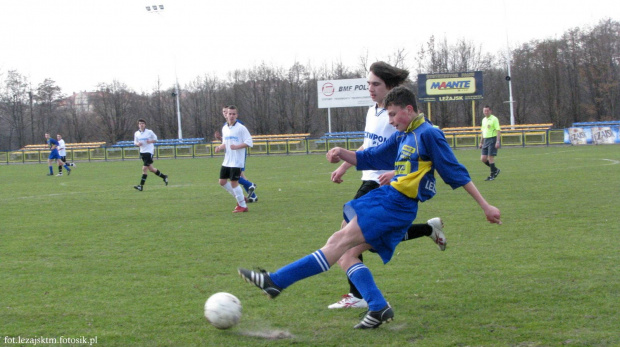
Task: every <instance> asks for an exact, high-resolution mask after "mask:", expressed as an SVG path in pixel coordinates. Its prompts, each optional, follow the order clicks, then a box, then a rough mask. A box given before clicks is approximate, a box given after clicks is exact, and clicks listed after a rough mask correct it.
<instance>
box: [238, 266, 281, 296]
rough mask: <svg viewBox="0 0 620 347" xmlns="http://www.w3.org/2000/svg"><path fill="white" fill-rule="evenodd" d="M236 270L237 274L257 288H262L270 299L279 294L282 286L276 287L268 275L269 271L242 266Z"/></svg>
mask: <svg viewBox="0 0 620 347" xmlns="http://www.w3.org/2000/svg"><path fill="white" fill-rule="evenodd" d="M237 272H238V273H239V276H241V278H243V279H244V280H245V281H246V282H248V283H252V284H253V285H255V286H257V287H258V288H260V289H262V290H263V292H264V293H265V294H266V295H267V296H269V298H270V299H275V297H276V296H278V295H280V293H281V292H282V288H280V287H278V286H277V285H275V283H273V281H272V280H271V277H270V276H269V272H267V271H265V270H263V269H259V272H256V271H252V270H247V269H243V268H238V269H237Z"/></svg>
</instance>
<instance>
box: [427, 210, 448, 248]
mask: <svg viewBox="0 0 620 347" xmlns="http://www.w3.org/2000/svg"><path fill="white" fill-rule="evenodd" d="M426 223H427V224H428V225H430V226H431V228H433V232H432V233H431V236H429V237H430V238H431V239H433V241H435V243H436V244H437V247H439V250H440V251H445V250H446V246H447V245H448V240H446V235H444V234H443V221H442V220H441V218H439V217H435V218H431V219H429V220H428V221H427V222H426Z"/></svg>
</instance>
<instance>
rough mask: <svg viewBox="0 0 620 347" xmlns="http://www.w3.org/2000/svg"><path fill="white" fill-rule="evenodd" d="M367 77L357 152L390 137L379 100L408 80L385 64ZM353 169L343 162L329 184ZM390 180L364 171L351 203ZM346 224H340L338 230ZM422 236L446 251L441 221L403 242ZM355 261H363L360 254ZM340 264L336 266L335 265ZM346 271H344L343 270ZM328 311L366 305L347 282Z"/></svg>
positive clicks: (415, 228)
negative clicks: (345, 290)
mask: <svg viewBox="0 0 620 347" xmlns="http://www.w3.org/2000/svg"><path fill="white" fill-rule="evenodd" d="M369 70H370V72H369V73H368V91H369V92H370V97H371V98H372V100H373V101H374V102H375V105H374V106H371V107H370V108H369V109H368V113H367V114H366V127H365V128H364V143H363V144H362V146H361V147H360V148H359V149H358V151H361V150H363V149H365V148H371V147H376V146H378V145H380V144H382V143H383V142H385V140H387V139H388V138H389V137H390V136H392V134H394V133H395V132H396V128H394V126H392V125H391V124H390V120H389V117H388V114H387V110H386V109H385V106H384V105H383V100H384V99H385V96H386V95H387V93H388V92H389V91H390V90H391V89H392V88H394V87H397V86H399V85H402V84H403V83H405V81H406V80H407V78H408V77H409V71H407V70H403V69H399V68H397V67H394V66H391V65H389V64H387V63H385V62H382V61H379V62H376V63H374V64H372V65H371V66H370V69H369ZM352 166H353V165H351V164H349V163H347V162H343V163H342V164H341V165H340V166H339V167H338V168H337V169H336V170H335V171H334V172H332V176H331V179H332V182H334V183H341V182H342V176H343V175H344V174H345V173H346V172H347V170H348V169H349V168H350V167H352ZM392 177H394V170H364V171H363V173H362V185H361V186H360V187H359V189H358V190H357V193H356V194H355V197H354V198H353V199H357V198H360V197H361V196H363V195H365V194H366V193H368V192H370V191H371V190H373V189H376V188H379V187H380V186H382V185H386V184H389V182H390V180H391V179H392ZM345 224H346V222H344V221H343V223H342V227H344V225H345ZM422 236H428V237H430V238H431V239H432V240H433V241H434V242H435V243H436V244H437V246H438V247H439V250H441V251H443V250H445V249H446V245H447V241H446V237H445V235H444V233H443V221H442V220H441V218H438V217H436V218H432V219H429V220H428V222H426V223H425V224H412V225H411V226H410V227H409V230H408V231H407V234H405V238H404V239H403V241H406V240H413V239H416V238H419V237H422ZM359 259H360V260H361V261H364V260H363V257H362V255H361V254H360V257H359ZM338 264H340V262H339V263H338ZM344 270H345V271H346V269H344ZM327 307H328V308H331V309H335V308H366V307H368V303H367V302H366V301H365V300H364V299H363V298H362V294H361V293H360V292H359V290H358V289H357V288H355V285H354V284H353V282H351V280H350V279H349V293H348V294H345V295H343V296H342V299H340V301H338V302H336V303H334V304H331V305H329V306H327Z"/></svg>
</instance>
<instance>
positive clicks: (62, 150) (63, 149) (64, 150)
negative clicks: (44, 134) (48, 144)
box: [56, 134, 75, 176]
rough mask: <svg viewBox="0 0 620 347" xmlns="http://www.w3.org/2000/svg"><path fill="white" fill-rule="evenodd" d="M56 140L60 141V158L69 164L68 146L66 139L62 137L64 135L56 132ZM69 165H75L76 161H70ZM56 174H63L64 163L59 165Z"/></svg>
mask: <svg viewBox="0 0 620 347" xmlns="http://www.w3.org/2000/svg"><path fill="white" fill-rule="evenodd" d="M56 140H57V141H58V155H60V160H62V162H63V163H65V164H67V146H66V145H65V140H63V139H62V135H60V134H56ZM67 165H69V166H75V164H74V163H69V164H67ZM56 176H62V165H58V175H56Z"/></svg>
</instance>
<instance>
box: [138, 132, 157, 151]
mask: <svg viewBox="0 0 620 347" xmlns="http://www.w3.org/2000/svg"><path fill="white" fill-rule="evenodd" d="M146 140H155V141H157V135H155V133H154V132H153V131H152V130H151V129H144V132H141V131H140V130H138V131H136V133H135V134H134V135H133V143H134V144H135V145H136V146H138V143H140V142H142V146H140V153H151V154H155V144H154V143H146Z"/></svg>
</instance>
